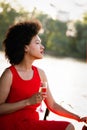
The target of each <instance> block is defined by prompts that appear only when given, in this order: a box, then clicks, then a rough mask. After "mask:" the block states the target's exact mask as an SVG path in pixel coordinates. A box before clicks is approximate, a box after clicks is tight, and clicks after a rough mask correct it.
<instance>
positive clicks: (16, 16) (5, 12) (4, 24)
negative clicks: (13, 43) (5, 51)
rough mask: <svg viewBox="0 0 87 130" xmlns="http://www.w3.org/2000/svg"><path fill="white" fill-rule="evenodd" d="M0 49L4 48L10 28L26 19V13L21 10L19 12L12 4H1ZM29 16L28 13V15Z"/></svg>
mask: <svg viewBox="0 0 87 130" xmlns="http://www.w3.org/2000/svg"><path fill="white" fill-rule="evenodd" d="M0 10H1V11H0V49H1V48H2V45H1V43H2V41H3V38H4V36H5V33H6V30H7V29H8V27H9V26H10V25H11V24H13V23H14V22H15V21H17V20H21V18H22V19H23V18H24V17H25V15H24V14H25V13H24V12H22V11H21V10H20V12H17V11H16V10H15V9H14V8H12V7H11V5H10V4H8V3H5V2H0ZM26 16H27V13H26Z"/></svg>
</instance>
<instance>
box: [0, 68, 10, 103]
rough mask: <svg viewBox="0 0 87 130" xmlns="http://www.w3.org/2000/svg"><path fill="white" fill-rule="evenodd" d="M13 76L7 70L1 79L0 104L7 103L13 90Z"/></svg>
mask: <svg viewBox="0 0 87 130" xmlns="http://www.w3.org/2000/svg"><path fill="white" fill-rule="evenodd" d="M11 84H12V74H11V71H10V70H9V69H5V71H4V72H3V74H2V75H1V77H0V103H3V102H5V100H6V98H7V96H8V94H9V92H10V88H11Z"/></svg>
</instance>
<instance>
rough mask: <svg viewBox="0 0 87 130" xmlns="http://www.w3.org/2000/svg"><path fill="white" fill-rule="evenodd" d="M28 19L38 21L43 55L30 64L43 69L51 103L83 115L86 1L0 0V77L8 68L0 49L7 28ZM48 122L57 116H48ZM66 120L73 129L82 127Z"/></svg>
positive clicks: (86, 62) (86, 94)
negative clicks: (70, 123) (51, 95)
mask: <svg viewBox="0 0 87 130" xmlns="http://www.w3.org/2000/svg"><path fill="white" fill-rule="evenodd" d="M29 19H39V20H40V21H41V23H42V26H43V29H42V30H41V33H40V37H41V39H42V44H43V45H44V46H45V48H46V51H45V56H44V59H42V60H39V61H36V62H35V63H34V64H35V65H36V66H39V67H40V68H42V69H44V70H45V72H46V74H47V77H48V81H49V85H50V89H51V91H52V94H53V96H54V98H55V100H56V101H57V102H59V103H60V104H61V105H63V106H64V107H66V108H67V109H69V110H71V111H73V112H76V113H78V114H80V115H81V116H86V115H87V79H86V77H87V0H61V1H60V0H0V75H1V74H2V72H3V71H4V69H5V68H6V67H7V66H9V63H8V61H7V60H6V59H5V57H4V53H3V47H2V41H3V39H4V37H5V33H6V31H7V29H8V27H9V26H10V25H11V24H13V23H16V22H19V21H24V20H29ZM43 115H44V114H41V119H42V118H43V117H42V116H43ZM48 119H49V120H51V119H52V120H53V119H55V120H61V117H58V116H56V115H54V114H52V113H50V115H49V118H48ZM63 120H68V119H66V118H63ZM69 121H71V122H73V123H74V124H75V127H76V130H80V129H81V128H82V126H83V125H84V123H78V122H76V121H73V120H69Z"/></svg>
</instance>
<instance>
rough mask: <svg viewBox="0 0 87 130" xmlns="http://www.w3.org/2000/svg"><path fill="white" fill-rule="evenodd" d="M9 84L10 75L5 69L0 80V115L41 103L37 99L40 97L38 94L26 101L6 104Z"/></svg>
mask: <svg viewBox="0 0 87 130" xmlns="http://www.w3.org/2000/svg"><path fill="white" fill-rule="evenodd" d="M11 84H12V73H11V71H10V70H9V69H6V70H5V71H4V73H3V74H2V76H1V78H0V115H2V114H8V113H12V112H15V111H17V110H20V109H22V108H24V107H26V106H28V105H33V104H36V103H40V102H41V101H42V98H38V95H40V93H36V94H34V95H33V96H32V97H30V98H28V99H25V100H21V101H18V102H15V103H6V100H7V97H8V95H9V93H10V89H11ZM39 97H40V96H39Z"/></svg>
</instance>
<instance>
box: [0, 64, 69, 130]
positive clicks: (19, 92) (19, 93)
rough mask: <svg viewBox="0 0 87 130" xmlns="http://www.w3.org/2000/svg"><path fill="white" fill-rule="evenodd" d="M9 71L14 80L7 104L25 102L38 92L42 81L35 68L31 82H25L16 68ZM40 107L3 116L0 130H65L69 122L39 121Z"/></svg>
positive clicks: (34, 106) (11, 67)
mask: <svg viewBox="0 0 87 130" xmlns="http://www.w3.org/2000/svg"><path fill="white" fill-rule="evenodd" d="M9 69H10V71H11V72H12V75H13V80H12V86H11V90H10V94H9V96H8V98H7V101H6V102H7V103H15V102H17V101H21V100H24V99H26V98H29V97H31V96H32V95H33V94H34V93H37V92H38V90H39V87H40V84H41V80H40V76H39V73H38V70H37V68H36V67H35V66H32V69H33V71H34V74H33V78H32V79H30V80H23V79H22V78H21V77H20V76H19V74H18V73H17V71H16V69H15V67H14V66H10V67H9ZM39 105H40V104H36V105H30V106H27V107H25V108H23V109H21V110H18V111H16V112H13V113H10V114H5V115H1V116H0V130H53V129H55V130H65V128H66V127H67V125H68V124H69V122H62V121H42V120H39V114H38V112H37V111H36V108H37V107H38V106H39Z"/></svg>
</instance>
